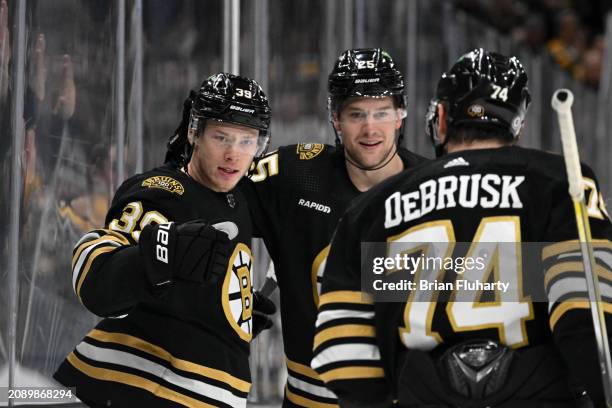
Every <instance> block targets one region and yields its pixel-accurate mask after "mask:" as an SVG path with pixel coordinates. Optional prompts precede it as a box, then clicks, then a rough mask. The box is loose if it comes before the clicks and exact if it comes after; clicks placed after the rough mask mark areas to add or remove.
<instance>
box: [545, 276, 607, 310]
mask: <svg viewBox="0 0 612 408" xmlns="http://www.w3.org/2000/svg"><path fill="white" fill-rule="evenodd" d="M599 289H600V290H601V295H602V296H605V297H608V298H612V287H610V285H608V284H607V283H605V282H602V281H599ZM586 291H587V285H586V280H585V279H584V278H570V277H567V278H563V279H559V280H558V281H557V282H555V283H553V284H552V286H551V287H550V290H549V291H548V302H549V303H548V311H550V310H551V309H552V307H553V304H554V303H555V302H558V301H559V298H561V297H562V296H564V295H568V294H570V293H575V292H586Z"/></svg>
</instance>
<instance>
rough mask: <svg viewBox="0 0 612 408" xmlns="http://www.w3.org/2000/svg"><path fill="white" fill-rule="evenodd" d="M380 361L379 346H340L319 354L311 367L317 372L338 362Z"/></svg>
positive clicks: (358, 344) (361, 344)
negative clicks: (327, 365) (320, 368)
mask: <svg viewBox="0 0 612 408" xmlns="http://www.w3.org/2000/svg"><path fill="white" fill-rule="evenodd" d="M355 360H380V351H379V350H378V346H376V345H373V344H365V343H352V344H339V345H337V346H331V347H328V348H326V349H325V350H323V351H321V352H319V353H317V355H316V356H315V357H314V358H313V359H312V363H311V366H312V368H314V369H315V370H316V369H318V368H319V367H322V366H324V365H326V364H330V363H336V362H338V361H351V362H353V361H355Z"/></svg>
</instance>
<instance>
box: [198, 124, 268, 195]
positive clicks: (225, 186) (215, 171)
mask: <svg viewBox="0 0 612 408" xmlns="http://www.w3.org/2000/svg"><path fill="white" fill-rule="evenodd" d="M258 134H259V132H258V131H257V130H256V129H252V128H249V127H246V126H240V125H234V124H231V123H225V122H223V123H221V122H219V123H215V122H214V121H208V123H207V124H206V126H205V128H204V132H203V133H202V134H201V135H200V137H198V138H196V139H195V143H194V147H193V155H192V157H191V161H190V162H189V174H191V176H192V177H193V178H194V179H196V180H197V181H198V182H200V183H201V184H203V185H205V186H206V187H208V188H210V189H211V190H213V191H219V192H225V191H230V190H231V189H233V188H234V187H235V186H236V184H237V183H238V181H240V179H241V178H242V176H244V175H245V174H246V172H247V170H248V169H249V166H250V165H251V162H252V161H253V156H254V155H255V153H256V151H257V137H258Z"/></svg>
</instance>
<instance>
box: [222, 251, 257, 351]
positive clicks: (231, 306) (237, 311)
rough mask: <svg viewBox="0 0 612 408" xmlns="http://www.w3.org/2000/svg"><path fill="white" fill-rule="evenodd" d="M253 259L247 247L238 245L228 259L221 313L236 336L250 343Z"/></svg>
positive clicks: (251, 330)
mask: <svg viewBox="0 0 612 408" xmlns="http://www.w3.org/2000/svg"><path fill="white" fill-rule="evenodd" d="M252 267H253V257H252V255H251V250H250V249H249V247H248V246H246V245H244V244H242V243H239V244H238V245H236V248H235V249H234V253H233V254H232V256H231V257H230V261H229V264H228V267H227V273H226V274H225V280H224V281H223V293H222V294H221V298H222V299H223V312H224V313H225V317H226V318H227V321H228V322H229V324H230V325H231V326H232V328H233V329H234V330H235V331H236V333H237V334H238V336H240V338H241V339H243V340H245V341H250V340H251V337H252V332H253V319H252V315H253V288H252V286H251V282H252V280H251V277H252V275H251V270H252Z"/></svg>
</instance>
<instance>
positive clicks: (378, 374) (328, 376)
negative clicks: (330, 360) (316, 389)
mask: <svg viewBox="0 0 612 408" xmlns="http://www.w3.org/2000/svg"><path fill="white" fill-rule="evenodd" d="M384 377H385V371H384V370H383V369H382V368H380V367H343V368H335V369H333V370H329V371H326V372H324V373H322V374H321V378H322V379H323V381H325V382H326V383H328V382H330V381H336V380H354V379H358V378H384Z"/></svg>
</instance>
